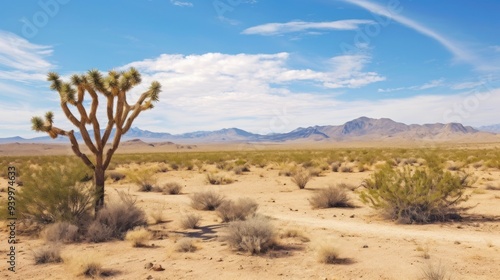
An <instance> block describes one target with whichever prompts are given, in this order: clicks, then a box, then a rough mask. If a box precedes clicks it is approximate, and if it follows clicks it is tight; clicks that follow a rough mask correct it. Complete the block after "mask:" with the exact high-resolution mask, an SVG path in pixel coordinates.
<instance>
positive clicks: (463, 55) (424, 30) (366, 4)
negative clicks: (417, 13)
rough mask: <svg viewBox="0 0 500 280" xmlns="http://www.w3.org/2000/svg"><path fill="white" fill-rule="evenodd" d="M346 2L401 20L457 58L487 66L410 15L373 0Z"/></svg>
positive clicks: (351, 0)
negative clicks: (407, 15)
mask: <svg viewBox="0 0 500 280" xmlns="http://www.w3.org/2000/svg"><path fill="white" fill-rule="evenodd" d="M343 1H345V2H348V3H351V4H354V5H357V6H359V7H362V8H364V9H366V10H368V11H370V12H372V13H374V14H378V15H382V16H385V17H387V18H390V19H392V20H394V21H396V22H399V23H400V24H402V25H405V26H407V27H409V28H411V29H413V30H415V31H417V32H419V33H421V34H423V35H425V36H428V37H430V38H432V39H434V40H436V41H437V42H439V43H440V44H441V45H442V46H443V47H445V48H446V49H447V50H448V51H450V52H451V53H452V54H453V55H454V56H455V58H456V59H457V60H459V61H463V62H466V63H470V64H472V65H473V66H475V67H478V68H485V67H486V66H485V65H484V64H483V62H482V61H481V60H480V59H479V58H478V57H477V56H476V55H475V54H473V53H472V52H470V51H469V50H467V49H466V48H465V47H464V46H462V45H460V44H459V43H457V42H454V41H453V40H451V39H449V38H446V37H445V36H443V35H441V34H439V33H438V32H436V31H434V30H432V29H430V28H428V27H426V26H424V25H423V24H421V23H419V22H416V21H414V20H412V19H410V18H408V17H405V16H403V15H401V14H399V13H397V12H395V11H393V10H391V9H389V8H388V7H384V6H382V5H379V4H377V3H375V2H373V1H368V0H343Z"/></svg>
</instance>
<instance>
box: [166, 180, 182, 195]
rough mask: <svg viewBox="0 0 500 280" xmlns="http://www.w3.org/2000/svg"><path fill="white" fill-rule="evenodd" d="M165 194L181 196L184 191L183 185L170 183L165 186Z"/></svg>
mask: <svg viewBox="0 0 500 280" xmlns="http://www.w3.org/2000/svg"><path fill="white" fill-rule="evenodd" d="M162 190H163V191H162V192H163V194H180V193H181V191H182V185H181V184H179V183H177V182H168V183H166V184H165V185H163V188H162Z"/></svg>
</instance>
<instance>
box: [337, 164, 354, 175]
mask: <svg viewBox="0 0 500 280" xmlns="http://www.w3.org/2000/svg"><path fill="white" fill-rule="evenodd" d="M339 171H340V172H342V173H351V172H352V171H353V168H352V166H350V165H342V166H341V167H340V168H339Z"/></svg>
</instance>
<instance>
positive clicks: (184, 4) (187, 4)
mask: <svg viewBox="0 0 500 280" xmlns="http://www.w3.org/2000/svg"><path fill="white" fill-rule="evenodd" d="M170 3H172V5H175V6H179V7H193V6H194V4H193V3H191V2H187V1H178V0H170Z"/></svg>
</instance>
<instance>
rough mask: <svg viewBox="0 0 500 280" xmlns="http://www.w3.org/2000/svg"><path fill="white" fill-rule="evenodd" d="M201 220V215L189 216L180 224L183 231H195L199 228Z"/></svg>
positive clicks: (183, 218) (182, 219) (184, 217)
mask: <svg viewBox="0 0 500 280" xmlns="http://www.w3.org/2000/svg"><path fill="white" fill-rule="evenodd" d="M200 220H201V216H200V215H196V214H187V215H185V216H183V217H182V218H181V220H180V224H181V227H182V228H183V229H193V228H197V227H198V225H199V223H200Z"/></svg>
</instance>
